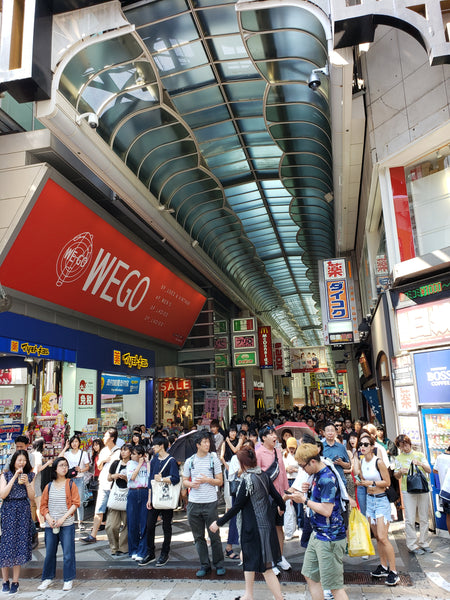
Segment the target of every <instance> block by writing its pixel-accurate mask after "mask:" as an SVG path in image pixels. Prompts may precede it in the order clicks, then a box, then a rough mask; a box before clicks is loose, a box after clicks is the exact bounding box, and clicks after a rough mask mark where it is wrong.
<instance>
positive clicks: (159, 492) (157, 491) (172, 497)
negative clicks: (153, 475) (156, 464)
mask: <svg viewBox="0 0 450 600" xmlns="http://www.w3.org/2000/svg"><path fill="white" fill-rule="evenodd" d="M171 459H172V457H170V458H169V459H167V462H166V464H165V465H164V466H163V467H162V469H161V471H160V472H159V473H160V475H162V472H163V471H164V469H165V468H166V466H167V464H168V463H169V461H170V460H171ZM172 460H173V459H172ZM180 490H181V481H180V482H179V483H177V484H176V485H173V484H172V483H164V482H163V481H155V480H154V479H152V506H153V508H156V509H158V510H174V509H175V508H176V507H177V506H178V502H179V500H180Z"/></svg>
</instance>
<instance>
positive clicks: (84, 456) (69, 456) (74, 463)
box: [64, 450, 89, 478]
mask: <svg viewBox="0 0 450 600" xmlns="http://www.w3.org/2000/svg"><path fill="white" fill-rule="evenodd" d="M80 454H81V459H80ZM64 458H65V459H66V460H67V462H68V463H69V469H73V467H80V469H82V468H83V467H85V466H86V465H88V464H89V456H88V453H87V452H85V451H84V450H78V452H72V450H67V452H64ZM77 477H80V478H81V477H84V473H78V475H77Z"/></svg>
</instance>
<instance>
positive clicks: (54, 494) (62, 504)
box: [45, 481, 75, 527]
mask: <svg viewBox="0 0 450 600" xmlns="http://www.w3.org/2000/svg"><path fill="white" fill-rule="evenodd" d="M72 485H75V484H74V483H73V484H72ZM67 511H68V508H67V501H66V486H65V484H64V485H63V486H62V487H60V488H57V487H56V485H55V482H54V481H52V484H51V486H50V490H49V494H48V512H49V513H50V516H51V517H53V519H55V520H56V521H57V520H58V519H61V518H62V517H63V516H64V515H65V514H66V512H67ZM73 523H74V516H73V515H70V517H67V519H66V520H65V521H64V523H63V524H62V527H67V526H68V525H73ZM45 526H46V527H50V525H49V524H48V523H47V521H45Z"/></svg>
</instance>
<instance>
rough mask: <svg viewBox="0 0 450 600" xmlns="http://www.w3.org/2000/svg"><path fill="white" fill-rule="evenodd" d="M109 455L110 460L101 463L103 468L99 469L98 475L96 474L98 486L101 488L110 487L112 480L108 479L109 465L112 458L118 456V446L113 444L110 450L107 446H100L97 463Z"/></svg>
mask: <svg viewBox="0 0 450 600" xmlns="http://www.w3.org/2000/svg"><path fill="white" fill-rule="evenodd" d="M113 455H114V456H113ZM109 456H110V457H111V460H110V461H109V462H107V463H105V464H104V465H103V468H102V469H101V470H100V475H99V476H98V487H99V489H102V490H110V489H111V485H112V481H108V474H109V467H110V466H111V463H112V462H113V461H114V460H116V459H118V458H120V450H119V448H118V447H117V446H114V447H113V448H112V449H111V450H110V449H109V448H108V446H105V447H104V448H102V449H101V450H100V452H99V455H98V463H102V462H103V461H104V460H106V459H107V458H108V457H109Z"/></svg>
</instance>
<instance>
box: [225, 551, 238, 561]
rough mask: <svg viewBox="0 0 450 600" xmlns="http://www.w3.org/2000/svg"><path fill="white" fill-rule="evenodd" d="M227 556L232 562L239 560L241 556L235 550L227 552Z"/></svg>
mask: <svg viewBox="0 0 450 600" xmlns="http://www.w3.org/2000/svg"><path fill="white" fill-rule="evenodd" d="M225 554H226V557H227V558H231V559H232V560H236V559H237V558H239V554H236V552H233V550H225Z"/></svg>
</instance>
